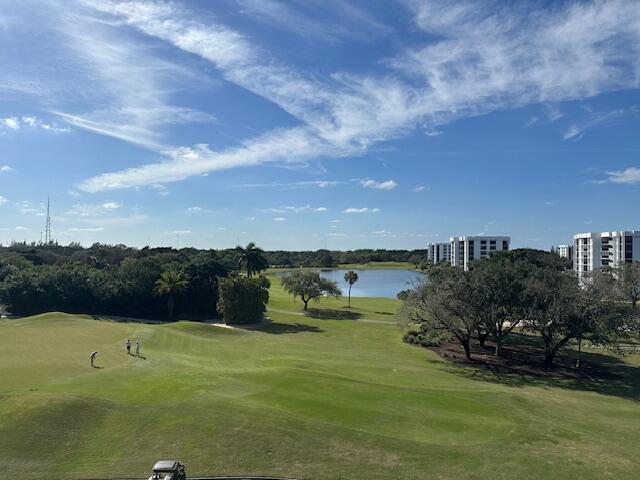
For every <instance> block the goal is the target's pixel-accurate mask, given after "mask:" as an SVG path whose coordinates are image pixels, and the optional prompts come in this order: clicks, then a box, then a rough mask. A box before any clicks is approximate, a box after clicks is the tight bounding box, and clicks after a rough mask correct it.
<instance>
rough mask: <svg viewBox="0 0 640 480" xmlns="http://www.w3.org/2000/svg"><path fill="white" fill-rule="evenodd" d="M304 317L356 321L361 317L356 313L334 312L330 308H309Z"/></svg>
mask: <svg viewBox="0 0 640 480" xmlns="http://www.w3.org/2000/svg"><path fill="white" fill-rule="evenodd" d="M305 315H306V316H307V317H311V318H319V319H322V320H358V319H359V318H360V317H362V315H361V314H359V313H357V312H350V311H345V310H335V309H332V308H310V309H309V310H307V311H306V312H305Z"/></svg>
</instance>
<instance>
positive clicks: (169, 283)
mask: <svg viewBox="0 0 640 480" xmlns="http://www.w3.org/2000/svg"><path fill="white" fill-rule="evenodd" d="M188 285H189V281H188V280H187V279H186V278H185V276H184V275H183V274H182V273H180V272H178V271H176V270H168V271H166V272H162V275H160V278H159V279H158V280H156V283H155V285H154V287H153V295H154V296H155V297H167V308H168V309H169V320H173V307H174V306H175V297H176V296H178V295H181V294H182V293H184V291H185V290H186V288H187V286H188Z"/></svg>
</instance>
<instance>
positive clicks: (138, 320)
mask: <svg viewBox="0 0 640 480" xmlns="http://www.w3.org/2000/svg"><path fill="white" fill-rule="evenodd" d="M91 318H92V319H94V320H108V321H110V322H118V323H145V324H147V325H158V324H163V323H174V322H176V321H177V320H174V321H171V322H170V321H169V320H158V319H153V318H134V317H121V316H119V315H91Z"/></svg>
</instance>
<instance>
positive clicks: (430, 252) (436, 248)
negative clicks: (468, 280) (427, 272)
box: [427, 243, 451, 265]
mask: <svg viewBox="0 0 640 480" xmlns="http://www.w3.org/2000/svg"><path fill="white" fill-rule="evenodd" d="M427 262H428V263H431V264H432V265H435V264H436V263H440V262H447V263H451V244H450V243H430V244H428V245H427Z"/></svg>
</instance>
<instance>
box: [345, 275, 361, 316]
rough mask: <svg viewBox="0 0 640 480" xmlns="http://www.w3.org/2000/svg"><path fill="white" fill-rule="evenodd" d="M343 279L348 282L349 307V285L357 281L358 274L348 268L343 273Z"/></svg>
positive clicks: (351, 285)
mask: <svg viewBox="0 0 640 480" xmlns="http://www.w3.org/2000/svg"><path fill="white" fill-rule="evenodd" d="M344 281H345V282H347V283H348V284H349V308H351V287H353V284H354V283H356V282H357V281H358V274H357V273H356V272H354V271H353V270H349V271H348V272H347V273H345V274H344Z"/></svg>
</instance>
